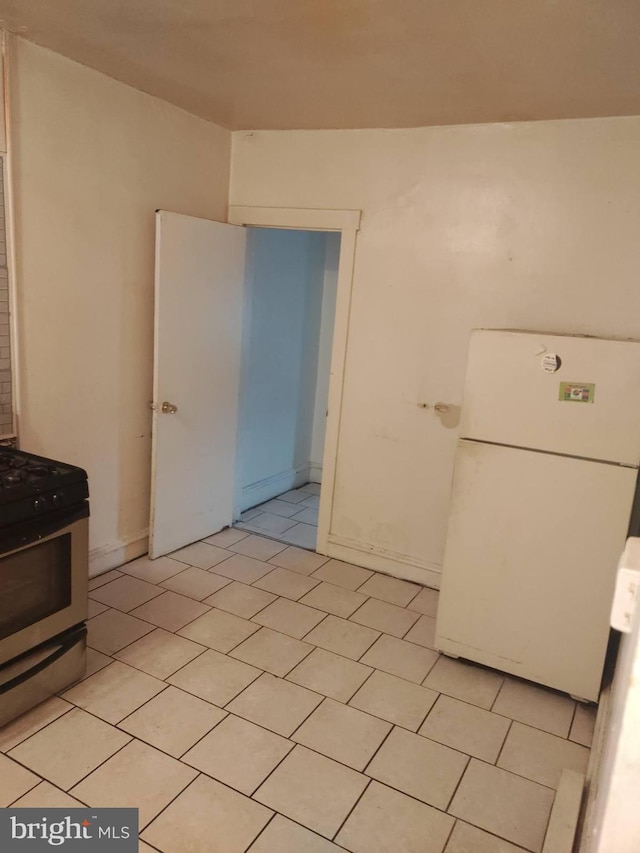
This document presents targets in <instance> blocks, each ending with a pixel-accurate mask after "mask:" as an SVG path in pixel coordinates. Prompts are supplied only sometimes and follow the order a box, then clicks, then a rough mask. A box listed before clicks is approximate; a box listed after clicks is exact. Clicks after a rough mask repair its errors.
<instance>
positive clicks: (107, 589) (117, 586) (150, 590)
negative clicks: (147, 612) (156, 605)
mask: <svg viewBox="0 0 640 853" xmlns="http://www.w3.org/2000/svg"><path fill="white" fill-rule="evenodd" d="M161 593H162V590H161V589H158V587H157V586H155V585H154V584H152V583H147V581H143V580H140V578H135V577H131V576H130V575H123V576H122V577H121V578H118V579H117V580H115V581H111V583H107V584H105V585H104V586H101V587H98V589H94V590H93V592H92V593H91V598H93V599H94V600H95V601H100V602H101V603H102V604H106V605H107V607H115V608H116V610H123V611H124V612H125V613H127V612H128V611H129V610H133V608H134V607H138V606H139V605H140V604H144V603H145V601H151V599H152V598H156V596H158V595H160V594H161Z"/></svg>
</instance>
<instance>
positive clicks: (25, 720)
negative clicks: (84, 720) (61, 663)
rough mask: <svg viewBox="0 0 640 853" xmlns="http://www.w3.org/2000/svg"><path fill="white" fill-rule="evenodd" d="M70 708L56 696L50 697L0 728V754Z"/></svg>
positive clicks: (70, 706) (67, 703) (70, 707)
mask: <svg viewBox="0 0 640 853" xmlns="http://www.w3.org/2000/svg"><path fill="white" fill-rule="evenodd" d="M72 708H73V705H70V704H69V702H65V701H64V699H59V698H58V697H57V696H52V697H51V699H47V701H46V702H42V703H41V704H40V705H36V707H35V708H32V709H31V710H30V711H27V713H26V714H22V715H21V716H19V717H18V718H17V719H15V720H13V721H12V722H10V723H7V725H6V726H2V727H1V728H0V752H8V751H9V750H10V749H13V747H14V746H17V745H18V744H19V743H21V742H22V741H23V740H26V739H27V738H28V737H31V735H33V734H35V733H36V732H38V731H40V729H43V728H44V727H45V726H47V725H49V723H52V722H53V721H54V720H57V719H58V717H61V716H62V715H63V714H66V713H67V711H70V710H71V709H72Z"/></svg>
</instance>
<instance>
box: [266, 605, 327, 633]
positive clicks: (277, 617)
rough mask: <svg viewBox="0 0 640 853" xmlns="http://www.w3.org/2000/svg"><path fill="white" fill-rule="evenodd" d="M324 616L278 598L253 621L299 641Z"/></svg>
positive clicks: (324, 614)
mask: <svg viewBox="0 0 640 853" xmlns="http://www.w3.org/2000/svg"><path fill="white" fill-rule="evenodd" d="M325 616H326V613H323V612H322V611H321V610H315V609H314V608H313V607H307V606H306V605H304V604H300V603H299V602H296V601H289V600H288V599H287V598H279V599H278V600H277V601H274V602H273V604H270V605H269V606H268V607H265V609H264V610H261V611H260V613H258V614H257V615H256V616H254V617H253V621H254V622H257V623H258V625H264V626H266V627H267V628H273V629H274V630H276V631H280V632H281V633H282V634H287V635H288V636H289V637H296V638H297V639H299V640H300V639H302V637H304V635H305V634H308V633H309V631H310V630H311V629H312V628H315V626H316V625H317V624H318V622H322V620H323V619H324V618H325Z"/></svg>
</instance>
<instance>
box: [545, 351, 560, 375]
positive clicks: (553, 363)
mask: <svg viewBox="0 0 640 853" xmlns="http://www.w3.org/2000/svg"><path fill="white" fill-rule="evenodd" d="M561 365H562V359H561V358H560V356H559V355H557V354H556V353H555V352H548V353H547V354H546V355H545V357H544V358H543V359H542V369H543V370H546V371H547V373H555V372H556V371H558V370H560V367H561Z"/></svg>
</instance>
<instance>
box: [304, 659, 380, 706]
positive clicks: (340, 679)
mask: <svg viewBox="0 0 640 853" xmlns="http://www.w3.org/2000/svg"><path fill="white" fill-rule="evenodd" d="M371 672H372V670H371V668H370V667H368V666H363V665H362V664H361V663H356V662H355V661H352V660H349V659H348V658H345V657H342V655H335V654H333V653H332V652H327V651H325V650H324V649H315V650H314V651H313V652H311V654H310V655H309V656H308V657H306V658H305V659H304V660H303V661H302V663H299V664H298V666H297V667H296V668H295V669H294V670H293V671H292V672H290V673H289V675H288V676H287V680H288V681H293V682H294V683H295V684H299V685H301V686H303V687H308V688H309V689H310V690H315V691H316V692H317V693H321V694H322V695H323V696H330V697H331V698H332V699H337V700H338V701H339V702H348V701H349V699H350V698H351V697H352V696H353V694H354V693H355V692H356V690H357V689H358V688H359V687H360V685H361V684H362V683H363V682H364V681H365V679H366V678H368V677H369V675H370V674H371Z"/></svg>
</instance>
